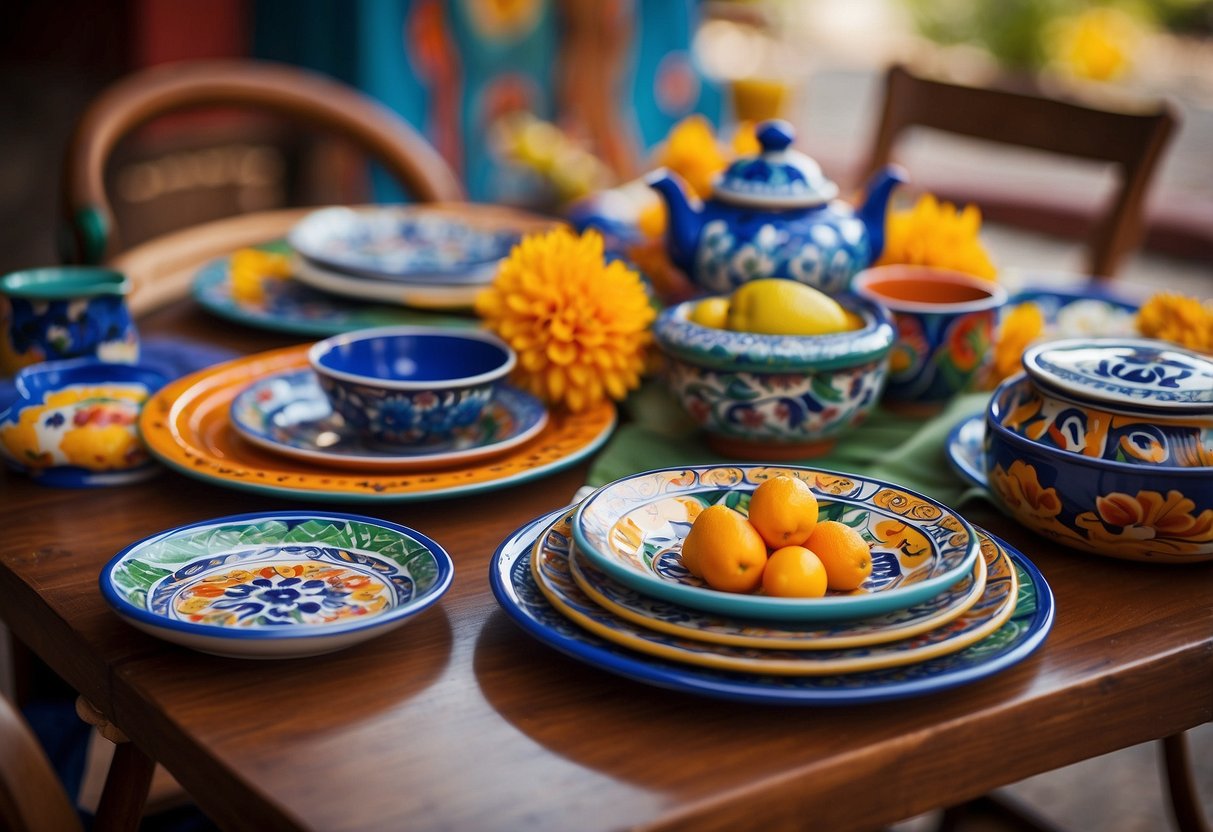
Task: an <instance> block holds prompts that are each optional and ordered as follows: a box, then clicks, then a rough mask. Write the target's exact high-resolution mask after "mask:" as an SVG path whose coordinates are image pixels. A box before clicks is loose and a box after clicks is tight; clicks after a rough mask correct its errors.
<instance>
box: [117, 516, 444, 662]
mask: <svg viewBox="0 0 1213 832" xmlns="http://www.w3.org/2000/svg"><path fill="white" fill-rule="evenodd" d="M453 575H454V564H453V563H452V562H451V558H450V556H449V555H448V554H447V553H446V551H445V550H443V548H442V547H441V546H439V545H438V544H437V543H435V542H434V541H433V540H431V539H430V538H428V537H426V536H425V535H423V534H421V533H419V532H416V531H413V530H412V529H408V528H406V527H404V526H399V525H397V524H395V523H388V522H386V521H383V520H376V519H374V518H371V517H361V516H358V515H353V514H335V513H324V514H314V513H307V512H266V513H259V514H241V515H234V516H231V517H221V518H217V519H214V520H205V521H202V522H200V523H193V524H190V525H188V526H181V527H179V528H175V529H170V530H168V531H165V532H161V533H159V534H155V535H152V536H151V537H147V538H144V539H143V540H140V541H138V542H136V543H133V544H131V545H130V546H128V547H127V548H125V549H123V550H122V551H121V552H119V553H118V554H117V555H116V556H115V557H114V558H113V559H112V560H111V561H110V562H109V563H108V564H107V565H106V566H105V568H104V569H103V570H102V571H101V578H100V583H101V593H102V595H103V596H104V597H105V599H106V601H108V602H109V604H110V606H112V607H113V608H114V610H115V611H116V612H117V613H118V614H119V615H120V616H122V618H124V619H125V620H127V621H128V622H130V623H131V624H133V625H134V626H135V627H138V628H139V629H141V630H143V631H144V632H147V633H150V634H151V635H153V636H157V637H158V638H162V639H164V640H166V641H171V642H173V643H175V644H181V645H184V646H186V647H190V648H193V649H194V650H199V651H201V652H204V653H213V654H215V655H219V656H230V657H236V658H258V659H282V658H297V657H301V656H314V655H319V654H321V653H329V652H332V651H334V650H340V649H342V648H345V647H350V646H352V645H354V644H358V643H360V642H363V641H366V640H367V639H370V638H373V637H375V636H378V635H382V634H383V633H385V632H387V631H389V630H392V629H395V628H396V627H399V626H400V625H401V624H403V623H405V621H407V620H408V619H409V618H411V617H413V616H414V615H416V614H417V613H419V612H421V611H422V610H424V609H426V608H427V607H429V606H431V605H432V604H433V603H434V602H436V601H437V600H438V599H439V598H441V597H442V595H443V593H445V592H446V590H447V589H448V588H449V587H450V585H451V579H452V577H453Z"/></svg>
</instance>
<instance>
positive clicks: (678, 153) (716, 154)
mask: <svg viewBox="0 0 1213 832" xmlns="http://www.w3.org/2000/svg"><path fill="white" fill-rule="evenodd" d="M656 161H657V164H658V165H664V166H665V167H667V168H669V169H670V170H672V171H674V172H675V173H677V174H678V175H679V176H681V177H682V178H683V179H685V180H686V181H687V184H688V185H690V186H691V189H692V190H694V191H695V193H696V194H698V195H699V196H700V197H701V198H703V197H707V196H709V195H710V194H711V193H712V182H713V180H715V178H716V175H717V174H718V173H720V172H721V171H722V170H724V169H725V168H726V167H727V166H728V164H729V159H728V157H726V156H725V155H724V153H722V152H721V150H720V147H719V145H717V144H716V133H715V132H714V131H713V130H712V125H711V123H710V122H709V121H708V120H707V118H705V117H704V116H702V115H699V114H695V115H690V116H687V117H686V118H684V119H683V120H682V121H680V122H678V123H677V124H675V125H674V127H673V128H671V130H670V133H669V135H668V136H666V140H665V143H664V144H663V145H662V147H661V148H660V149H659V150H658V152H657V159H656Z"/></svg>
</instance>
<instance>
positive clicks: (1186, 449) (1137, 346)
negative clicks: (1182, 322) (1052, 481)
mask: <svg viewBox="0 0 1213 832" xmlns="http://www.w3.org/2000/svg"><path fill="white" fill-rule="evenodd" d="M1023 363H1024V368H1025V370H1026V373H1025V374H1021V375H1018V376H1015V377H1012V378H1009V379H1007V380H1005V381H1004V382H1003V383H1002V384H1001V385H1000V386H999V388H998V390H997V391H996V392H995V394H994V399H995V400H996V401H997V402H998V405H999V413H1000V414H1001V417H1000V424H1001V425H1002V427H1005V428H1007V429H1008V430H1010V431H1011V432H1013V433H1015V434H1017V435H1019V436H1023V437H1024V438H1026V439H1029V440H1031V441H1033V442H1038V443H1040V444H1043V445H1047V446H1050V447H1054V448H1057V449H1059V450H1062V451H1068V452H1071V453H1076V454H1081V455H1083V456H1088V457H1093V458H1102V459H1108V460H1114V461H1117V462H1124V463H1129V464H1136V465H1160V466H1167V467H1209V466H1213V360H1211V359H1209V358H1206V357H1204V356H1201V355H1199V354H1197V353H1192V352H1189V351H1186V350H1182V349H1180V348H1178V347H1174V346H1172V345H1170V344H1166V343H1164V342H1160V341H1150V340H1142V339H1132V340H1125V339H1068V340H1062V341H1052V342H1045V343H1042V344H1038V345H1036V346H1033V347H1031V348H1029V349H1028V350H1027V351H1026V352H1025V354H1024V358H1023Z"/></svg>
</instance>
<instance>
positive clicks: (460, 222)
mask: <svg viewBox="0 0 1213 832" xmlns="http://www.w3.org/2000/svg"><path fill="white" fill-rule="evenodd" d="M500 210H501V209H491V211H490V212H489V213H486V212H485V211H484V210H483V209H479V210H478V209H476V208H474V207H472V206H461V207H460V208H459V210H457V211H456V210H446V209H442V208H434V207H433V206H414V205H385V206H368V207H363V208H347V207H340V206H339V207H332V208H324V209H321V210H318V211H314V212H312V213H310V214H308V215H307V216H306V217H305V218H304V219H303V220H302V221H300V222H299V223H298V224H297V225H296V226H295V227H294V228H293V229H291V232H290V235H289V236H288V242H289V243H290V246H291V248H292V249H294V251H295V253H296V258H295V277H296V278H297V279H298V280H299V281H300V282H301V283H304V284H306V285H308V286H311V287H313V288H315V289H320V290H321V291H324V292H329V293H331V294H334V295H339V296H343V297H349V298H355V299H358V300H364V301H378V302H382V303H393V304H400V305H402V306H409V307H413V308H416V309H466V308H470V307H471V306H472V304H473V302H474V301H475V299H476V294H477V293H478V292H479V291H480V290H481V289H483V288H484V287H485V286H487V285H488V284H489V283H490V282H491V281H492V279H493V277H494V276H495V275H496V273H497V267H498V265H499V264H500V263H501V260H502V259H503V258H504V257H505V256H506V255H508V254H509V253H510V249H512V248H513V247H514V246H515V245H516V244H517V243H518V242H519V241H520V240H521V239H522V236H523V234H524V233H526V232H527V231H528V230H536V229H537V228H546V227H550V225H551V223H550V222H548V221H546V220H541V219H539V218H528V217H526V216H514V215H512V214H509V213H507V214H505V215H504V220H503V216H502V215H500V214H499V213H498V212H499V211H500Z"/></svg>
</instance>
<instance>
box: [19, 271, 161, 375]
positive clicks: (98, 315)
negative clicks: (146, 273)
mask: <svg viewBox="0 0 1213 832" xmlns="http://www.w3.org/2000/svg"><path fill="white" fill-rule="evenodd" d="M130 287H131V281H130V278H128V277H127V276H126V275H125V274H123V273H121V272H117V271H114V270H113V269H106V268H100V267H96V266H51V267H47V268H40V269H25V270H22V271H17V272H10V273H9V274H6V275H4V276H3V277H0V374H3V375H12V374H14V373H16V372H17V371H18V370H20V369H21V368H23V367H28V366H30V365H31V364H38V363H40V362H43V361H56V360H59V359H63V358H80V357H95V358H99V359H101V360H102V361H109V362H113V363H121V364H131V363H134V362H136V361H138V360H139V335H138V332H137V331H136V329H135V324H134V321H133V320H132V319H131V314H130V310H129V309H128V308H127V304H126V296H127V294H128V293H129V292H130Z"/></svg>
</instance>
